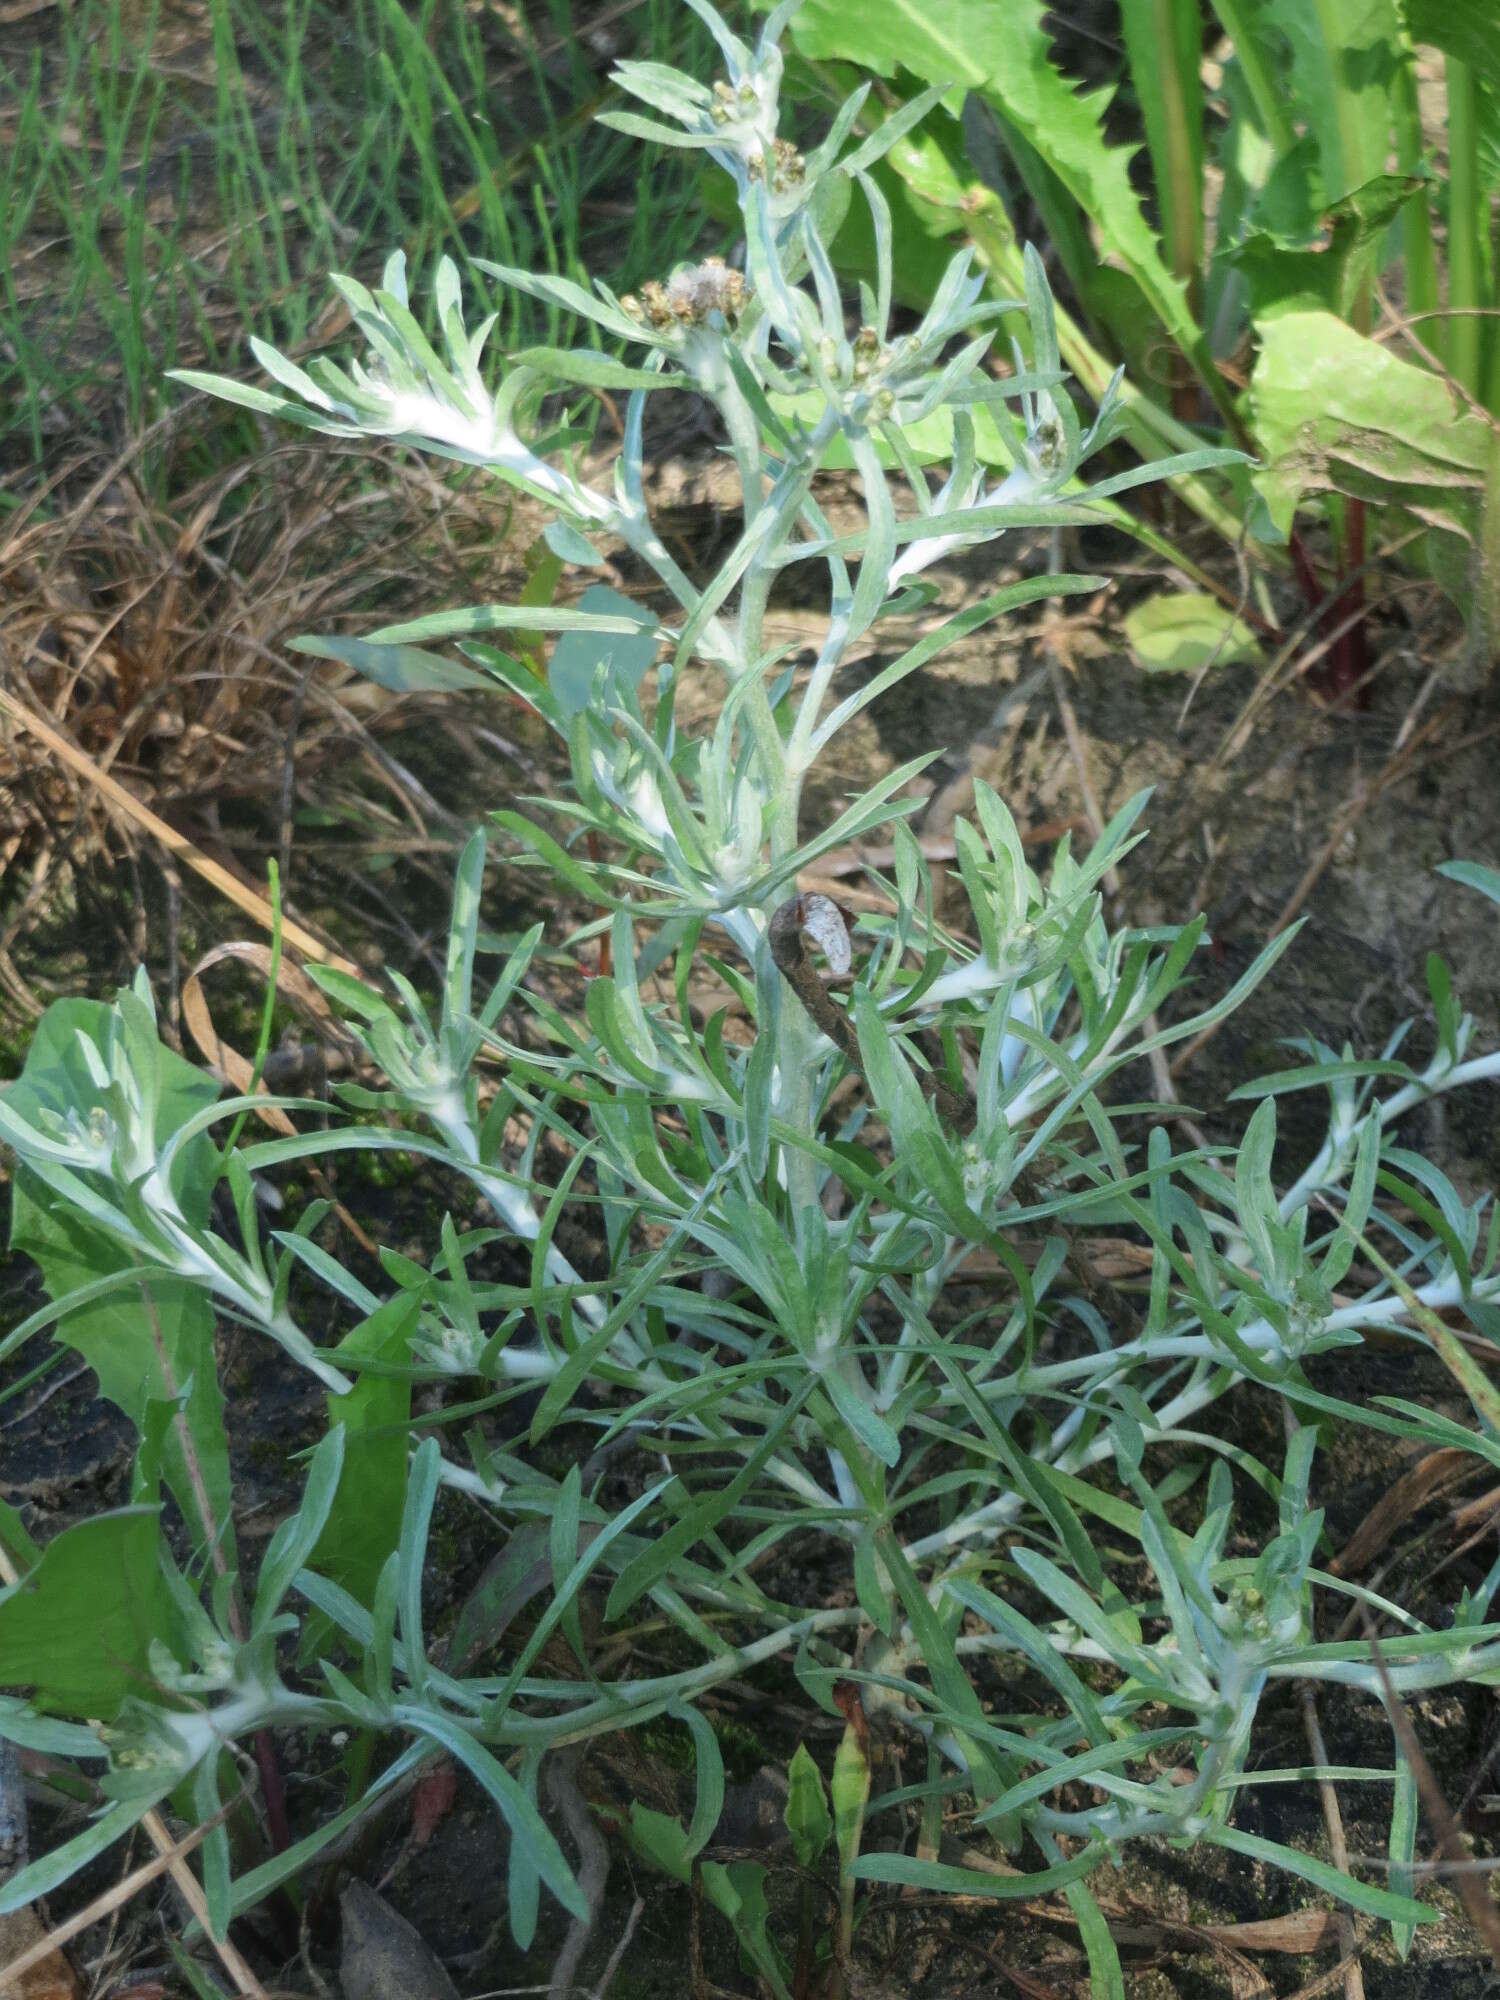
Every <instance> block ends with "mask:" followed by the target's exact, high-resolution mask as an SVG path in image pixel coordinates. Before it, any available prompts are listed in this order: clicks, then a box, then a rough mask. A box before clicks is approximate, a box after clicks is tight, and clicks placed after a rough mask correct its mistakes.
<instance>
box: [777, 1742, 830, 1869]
mask: <svg viewBox="0 0 1500 2000" xmlns="http://www.w3.org/2000/svg"><path fill="white" fill-rule="evenodd" d="M786 1776H787V1791H786V1810H785V1813H784V1815H783V1816H784V1818H785V1820H786V1829H787V1832H788V1833H789V1834H790V1835H791V1836H792V1851H793V1853H794V1854H795V1855H796V1857H797V1861H798V1865H799V1866H800V1867H803V1868H811V1867H813V1866H815V1865H816V1863H817V1861H818V1858H819V1856H820V1855H821V1854H822V1852H823V1850H824V1848H825V1847H826V1846H827V1845H828V1839H829V1835H830V1834H831V1833H832V1832H833V1820H832V1817H831V1816H830V1814H829V1811H828V1796H827V1793H826V1792H825V1791H824V1788H823V1774H822V1772H821V1771H820V1770H819V1769H818V1767H817V1765H816V1764H815V1763H814V1762H813V1759H812V1754H811V1752H810V1751H809V1750H808V1747H807V1745H806V1744H805V1743H799V1744H798V1745H797V1749H796V1753H795V1755H794V1756H793V1758H792V1761H791V1763H790V1764H789V1765H788V1766H787V1774H786Z"/></svg>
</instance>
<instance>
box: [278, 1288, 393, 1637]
mask: <svg viewBox="0 0 1500 2000" xmlns="http://www.w3.org/2000/svg"><path fill="white" fill-rule="evenodd" d="M420 1305H421V1301H420V1299H419V1298H418V1297H417V1296H416V1294H415V1293H400V1294H398V1295H397V1296H396V1297H395V1298H393V1299H389V1300H387V1302H386V1303H385V1304H384V1305H382V1306H379V1307H377V1309H376V1310H375V1311H374V1312H373V1313H371V1314H370V1315H369V1316H368V1317H367V1318H366V1319H363V1320H361V1321H360V1323H359V1325H358V1326H356V1327H355V1328H354V1330H353V1331H352V1332H351V1333H348V1334H346V1335H345V1336H344V1338H343V1339H342V1340H341V1341H340V1342H339V1344H338V1347H337V1349H336V1350H335V1351H336V1353H337V1355H338V1357H339V1359H340V1361H341V1362H346V1363H348V1364H350V1369H351V1372H352V1373H353V1374H354V1377H355V1380H354V1386H353V1387H352V1388H351V1389H349V1390H348V1391H347V1392H346V1393H345V1394H344V1395H342V1396H330V1397H329V1398H328V1422H329V1425H330V1428H331V1427H333V1426H335V1425H337V1426H339V1427H341V1428H342V1430H343V1433H344V1465H343V1472H342V1474H341V1476H340V1478H339V1483H338V1491H337V1492H336V1493H335V1494H334V1496H333V1504H332V1506H331V1507H330V1508H329V1510H328V1517H327V1519H326V1520H325V1521H324V1523H323V1531H322V1533H321V1534H320V1535H319V1537H318V1539H317V1541H316V1543H315V1544H314V1545H313V1549H312V1553H311V1554H310V1555H309V1556H308V1558H307V1567H308V1568H309V1569H313V1570H316V1571H317V1572H318V1573H319V1575H321V1576H326V1577H328V1578H329V1579H330V1580H331V1581H332V1582H334V1583H336V1584H339V1585H340V1586H341V1587H342V1588H343V1589H345V1590H347V1591H348V1592H349V1594H350V1596H351V1597H353V1598H356V1599H357V1600H358V1601H359V1603H361V1604H369V1603H371V1602H372V1601H373V1599H374V1596H375V1585H376V1581H377V1579H378V1578H379V1576H380V1572H381V1569H382V1567H383V1565H384V1563H385V1559H386V1557H387V1556H388V1555H389V1554H390V1553H391V1551H392V1550H393V1549H394V1548H395V1547H396V1545H397V1542H398V1541H399V1539H400V1535H401V1513H402V1508H403V1507H404V1505H405V1502H406V1459H407V1424H408V1422H409V1420H410V1416H411V1378H410V1377H409V1376H408V1375H405V1374H403V1373H401V1372H400V1364H404V1363H406V1362H407V1361H409V1359H410V1356H411V1340H412V1336H413V1334H414V1333H415V1332H416V1328H417V1320H418V1316H419V1310H420ZM364 1361H371V1362H375V1363H383V1364H387V1365H390V1364H396V1368H395V1372H391V1373H387V1372H386V1369H385V1367H380V1368H378V1369H372V1370H371V1371H370V1372H369V1373H361V1372H360V1371H359V1363H361V1362H364ZM313 1622H314V1621H311V1620H309V1624H308V1631H309V1632H311V1630H312V1626H313ZM301 1651H302V1655H303V1657H304V1659H306V1658H311V1657H312V1656H313V1651H314V1649H313V1648H312V1646H311V1645H310V1644H309V1641H308V1638H307V1635H306V1634H304V1639H303V1644H302V1648H301Z"/></svg>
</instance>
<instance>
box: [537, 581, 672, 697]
mask: <svg viewBox="0 0 1500 2000" xmlns="http://www.w3.org/2000/svg"><path fill="white" fill-rule="evenodd" d="M578 610H580V612H588V614H590V616H600V618H610V620H612V622H614V630H610V632H604V630H598V632H564V634H562V638H560V640H558V642H556V646H554V648H552V664H550V666H548V674H546V678H548V686H550V688H552V698H554V700H556V704H558V708H560V710H562V714H564V716H576V714H578V712H580V710H584V708H588V704H590V700H592V694H594V676H596V672H598V668H600V666H608V672H610V676H612V680H616V682H618V684H620V686H624V688H630V690H634V688H638V686H640V682H642V680H644V678H646V674H648V670H650V666H652V660H654V658H656V618H654V616H652V614H650V612H648V610H644V608H642V606H640V604H632V600H630V598H626V596H620V592H618V590H610V586H608V584H590V586H588V590H586V592H584V594H582V598H580V600H578ZM622 624H626V634H622V632H620V626H622Z"/></svg>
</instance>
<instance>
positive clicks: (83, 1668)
mask: <svg viewBox="0 0 1500 2000" xmlns="http://www.w3.org/2000/svg"><path fill="white" fill-rule="evenodd" d="M159 1533H160V1527H159V1520H158V1513H157V1509H156V1508H155V1507H125V1508H121V1509H119V1510H118V1511H117V1512H114V1513H109V1514H95V1515H94V1516H93V1517H92V1518H91V1519H89V1520H87V1521H80V1522H78V1523H77V1525H76V1526H74V1527H71V1528H64V1529H63V1531H62V1532H61V1534H59V1535H56V1536H54V1537H53V1539H52V1540H51V1541H50V1542H49V1543H48V1544H47V1546H46V1548H45V1549H44V1550H43V1551H42V1558H41V1561H40V1562H39V1563H37V1564H36V1566H35V1568H33V1569H31V1570H28V1572H27V1573H26V1575H25V1576H23V1577H22V1578H21V1579H20V1581H19V1582H18V1583H13V1584H12V1585H11V1586H10V1587H9V1589H7V1590H5V1591H0V1685H4V1686H8V1687H14V1688H24V1689H26V1690H27V1691H28V1692H29V1693H30V1694H31V1696H32V1699H33V1700H34V1702H35V1705H36V1706H37V1707H38V1708H40V1709H43V1710H46V1711H47V1712H48V1713H51V1714H56V1715H72V1716H77V1717H80V1718H84V1717H90V1718H94V1717H97V1718H99V1719H101V1720H103V1721H106V1722H108V1721H110V1720H111V1719H112V1718H113V1717H114V1716H116V1715H118V1714H119V1712H120V1705H121V1703H122V1702H123V1701H124V1700H125V1698H126V1697H127V1696H128V1695H135V1696H137V1697H139V1696H140V1695H141V1694H143V1693H145V1692H147V1691H149V1689H150V1687H151V1685H152V1681H153V1675H152V1673H151V1667H150V1651H151V1642H152V1640H153V1639H160V1638H162V1637H163V1636H164V1635H165V1634H166V1633H167V1632H169V1631H170V1630H171V1629H172V1608H171V1603H170V1599H169V1597H168V1594H167V1586H166V1582H165V1580H164V1578H163V1576H162V1573H161V1566H160V1563H159V1561H158V1554H157V1537H158V1535H159Z"/></svg>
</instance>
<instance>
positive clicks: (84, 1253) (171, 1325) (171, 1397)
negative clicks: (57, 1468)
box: [3, 996, 235, 1568]
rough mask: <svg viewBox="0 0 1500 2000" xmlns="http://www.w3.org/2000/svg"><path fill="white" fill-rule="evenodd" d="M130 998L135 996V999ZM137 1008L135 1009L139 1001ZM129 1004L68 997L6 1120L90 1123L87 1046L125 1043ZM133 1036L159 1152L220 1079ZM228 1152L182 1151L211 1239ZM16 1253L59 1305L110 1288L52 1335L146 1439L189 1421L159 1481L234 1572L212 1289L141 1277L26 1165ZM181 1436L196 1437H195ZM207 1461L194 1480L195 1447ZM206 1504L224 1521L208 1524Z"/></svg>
mask: <svg viewBox="0 0 1500 2000" xmlns="http://www.w3.org/2000/svg"><path fill="white" fill-rule="evenodd" d="M126 998H127V1001H128V1000H129V996H126ZM130 1004H131V1005H132V1006H135V1005H137V1004H138V1003H135V1002H130ZM125 1005H126V1002H124V1001H122V1002H121V1003H119V1004H117V1005H116V1006H114V1007H111V1006H107V1005H106V1004H105V1003H103V1002H102V1001H97V1000H58V1001H55V1002H54V1003H53V1005H52V1006H50V1007H49V1008H48V1009H47V1011H46V1013H45V1014H44V1015H43V1016H42V1018H41V1020H40V1021H39V1022H38V1023H37V1026H36V1030H35V1032H34V1034H33V1035H32V1039H31V1046H30V1048H29V1049H28V1051H27V1055H26V1064H25V1068H24V1069H23V1070H22V1073H21V1075H20V1077H19V1078H18V1079H17V1081H16V1082H15V1083H13V1084H11V1085H9V1086H8V1087H7V1088H6V1090H5V1091H4V1093H3V1095H4V1101H5V1105H6V1107H7V1109H8V1110H9V1111H11V1112H13V1113H15V1114H16V1115H17V1116H18V1117H20V1118H22V1119H24V1120H25V1121H26V1122H27V1123H28V1124H35V1122H36V1119H37V1114H38V1113H39V1112H41V1111H48V1112H52V1113H55V1114H57V1115H59V1116H62V1117H66V1116H67V1115H68V1113H69V1112H73V1113H74V1114H75V1115H77V1116H79V1117H82V1118H84V1119H87V1117H88V1115H89V1112H90V1110H91V1109H92V1108H93V1107H94V1106H96V1105H98V1104H99V1102H100V1093H99V1089H98V1086H97V1085H96V1084H95V1083H94V1081H93V1079H92V1077H91V1075H90V1071H89V1067H88V1064H87V1062H86V1059H85V1057H84V1053H83V1049H82V1046H81V1044H82V1043H83V1042H84V1041H86V1042H88V1043H90V1044H91V1045H92V1046H93V1047H94V1048H95V1049H98V1048H100V1047H102V1046H103V1045H105V1044H107V1043H108V1041H109V1040H110V1038H111V1037H112V1036H120V1037H121V1038H122V1039H123V1038H125V1015H124V1011H123V1010H124V1007H125ZM141 1026H142V1030H143V1032H142V1033H141V1034H140V1035H139V1036H130V1037H129V1038H128V1043H129V1048H130V1053H131V1061H132V1067H134V1068H136V1069H137V1070H138V1071H139V1072H141V1075H140V1081H141V1083H142V1084H143V1085H144V1086H146V1087H147V1088H149V1089H150V1090H151V1091H152V1092H153V1094H154V1100H155V1119H154V1123H153V1128H152V1135H153V1138H154V1140H155V1143H156V1146H157V1148H158V1151H159V1150H160V1149H161V1148H162V1147H164V1146H165V1145H166V1144H167V1142H168V1141H169V1140H170V1139H171V1138H172V1136H173V1135H174V1133H176V1132H178V1131H179V1130H180V1129H181V1128H182V1127H184V1126H186V1125H187V1124H189V1122H190V1121H191V1120H192V1119H194V1118H197V1117H199V1116H201V1115H202V1114H203V1113H205V1112H206V1111H208V1110H209V1108H210V1107H211V1106H212V1105H214V1104H215V1103H216V1102H217V1101H218V1099H219V1097H220V1095H221V1088H220V1085H219V1083H218V1081H217V1080H216V1079H215V1078H214V1077H212V1076H209V1075H207V1074H206V1073H205V1072H204V1071H202V1070H199V1069H195V1068H194V1067H193V1065H192V1064H191V1063H189V1062H185V1061H184V1060H183V1058H182V1057H181V1056H179V1055H178V1054H177V1053H176V1052H175V1051H174V1050H172V1049H169V1048H167V1047H166V1045H165V1044H164V1043H163V1042H161V1041H160V1040H159V1039H157V1037H156V1035H155V1032H154V1029H150V1030H147V1029H146V1025H145V1023H142V1024H141ZM217 1157H218V1156H217V1150H216V1148H215V1146H214V1143H213V1140H212V1139H211V1138H210V1137H209V1136H208V1134H207V1133H203V1132H200V1133H198V1134H197V1135H196V1136H195V1137H193V1138H191V1139H189V1140H188V1141H187V1143H186V1144H185V1145H183V1146H182V1147H181V1148H180V1150H179V1152H178V1156H177V1164H176V1167H175V1170H174V1172H173V1176H172V1181H173V1191H174V1193H175V1194H176V1197H177V1200H178V1203H179V1205H180V1207H181V1209H182V1213H183V1216H184V1218H185V1220H186V1221H187V1222H188V1224H189V1226H190V1227H191V1228H193V1229H194V1230H205V1231H206V1230H207V1228H208V1219H209V1199H210V1196H211V1194H212V1190H213V1185H214V1181H215V1179H216V1177H217V1175H216V1167H217ZM11 1244H12V1246H13V1247H14V1248H15V1249H17V1250H23V1251H25V1253H26V1254H27V1255H28V1256H29V1257H32V1258H34V1259H35V1260H36V1262H37V1264H38V1265H39V1267H40V1269H41V1273H42V1280H43V1283H44V1284H45V1286H46V1289H47V1295H48V1297H49V1298H50V1299H52V1300H53V1301H54V1302H57V1301H61V1300H63V1299H66V1298H67V1297H69V1296H70V1295H71V1294H75V1293H84V1292H85V1291H86V1289H87V1288H88V1287H90V1286H98V1285H100V1283H101V1281H107V1280H110V1279H117V1280H118V1289H115V1288H114V1287H113V1286H111V1285H108V1284H104V1285H103V1286H102V1288H101V1289H100V1290H99V1292H98V1295H97V1296H95V1297H93V1298H92V1299H91V1301H90V1302H89V1303H87V1304H84V1305H81V1306H80V1307H79V1308H78V1309H76V1310H70V1311H68V1312H67V1313H66V1314H65V1315H64V1316H63V1317H61V1318H60V1319H59V1321H58V1323H57V1327H56V1332H55V1336H54V1337H55V1338H56V1339H57V1341H58V1342H59V1343H60V1344H61V1345H63V1346H65V1347H69V1348H71V1349H72V1350H73V1351H74V1352H75V1353H77V1354H79V1355H81V1356H82V1358H83V1359H84V1361H86V1362H87V1363H88V1365H89V1367H90V1368H92V1369H93V1371H94V1373H95V1375H96V1376H97V1377H98V1381H99V1391H100V1394H101V1395H103V1396H104V1397H105V1398H106V1399H107V1400H108V1401H109V1402H111V1403H113V1404H115V1406H116V1407H117V1408H118V1409H120V1410H123V1411H124V1413H125V1415H126V1416H127V1417H129V1419H130V1421H131V1422H132V1423H133V1424H134V1425H135V1428H136V1430H137V1432H139V1433H141V1434H142V1435H144V1434H145V1432H146V1429H147V1413H148V1409H149V1406H150V1405H151V1404H153V1403H170V1404H173V1405H175V1406H176V1408H177V1409H178V1411H179V1412H180V1415H181V1422H180V1423H177V1422H174V1423H173V1424H171V1425H170V1426H169V1427H168V1428H167V1430H166V1432H165V1434H164V1435H163V1437H162V1439H161V1476H162V1477H163V1478H164V1479H165V1481H166V1483H167V1485H168V1487H169V1488H170V1490H171V1493H172V1496H173V1498H174V1499H175V1500H176V1502H177V1504H178V1506H179V1507H180V1508H181V1510H182V1513H183V1518H184V1519H185V1520H186V1521H187V1522H188V1523H189V1524H190V1531H191V1533H192V1534H193V1536H194V1539H195V1541H196V1542H197V1543H198V1544H199V1545H200V1546H205V1545H206V1544H207V1543H208V1542H209V1541H210V1540H214V1539H217V1541H218V1545H219V1547H220V1548H221V1549H222V1550H223V1552H224V1554H225V1556H226V1558H227V1559H228V1562H229V1565H230V1567H231V1568H233V1567H234V1565H235V1555H234V1527H233V1520H232V1515H231V1482H230V1475H229V1447H228V1444H227V1441H226V1439H225V1434H224V1403H223V1397H222V1394H221V1392H220V1389H219V1379H218V1370H217V1363H216V1360H215V1355H214V1338H213V1336H214V1320H213V1310H212V1307H211V1305H210V1303H209V1300H208V1297H207V1295H206V1294H205V1292H204V1291H203V1290H202V1288H201V1287H199V1286H197V1285H193V1284H190V1283H188V1282H186V1281H185V1280H183V1279H181V1278H177V1277H173V1276H164V1275H161V1274H160V1273H158V1274H155V1275H147V1274H146V1273H144V1272H143V1273H142V1274H141V1276H140V1277H139V1278H138V1279H136V1280H134V1281H133V1280H132V1273H133V1272H134V1271H135V1270H136V1268H137V1264H136V1260H135V1259H134V1258H133V1256H132V1254H131V1252H130V1251H129V1250H127V1249H126V1248H125V1247H124V1246H123V1245H121V1244H120V1243H118V1242H116V1241H115V1240H113V1239H112V1238H111V1236H110V1235H109V1233H108V1232H107V1231H106V1230H105V1229H104V1228H103V1227H102V1226H100V1225H98V1224H97V1223H95V1222H94V1221H93V1220H91V1219H90V1218H88V1217H85V1216H84V1215H82V1214H80V1213H79V1212H78V1211H77V1210H76V1209H74V1208H71V1207H69V1206H68V1205H67V1204H65V1203H64V1202H62V1201H60V1200H59V1199H58V1198H57V1196H56V1195H55V1194H54V1193H53V1191H52V1190H51V1189H50V1188H49V1187H47V1186H46V1185H45V1184H44V1183H43V1181H42V1180H41V1179H40V1178H39V1177H38V1175H37V1174H35V1173H34V1172H33V1171H32V1170H31V1169H30V1168H28V1167H26V1166H25V1165H24V1164H18V1166H17V1169H16V1174H15V1181H14V1185H13V1189H12V1196H11ZM184 1432H185V1433H186V1438H184ZM189 1445H190V1446H191V1452H192V1455H194V1456H195V1457H196V1460H197V1465H196V1469H195V1470H194V1469H190V1466H189V1450H188V1446H189ZM205 1495H206V1497H207V1501H208V1505H209V1509H210V1512H211V1513H212V1516H213V1520H212V1522H211V1523H206V1522H204V1521H203V1520H202V1518H201V1503H202V1499H203V1497H204V1496H205Z"/></svg>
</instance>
